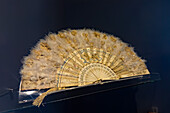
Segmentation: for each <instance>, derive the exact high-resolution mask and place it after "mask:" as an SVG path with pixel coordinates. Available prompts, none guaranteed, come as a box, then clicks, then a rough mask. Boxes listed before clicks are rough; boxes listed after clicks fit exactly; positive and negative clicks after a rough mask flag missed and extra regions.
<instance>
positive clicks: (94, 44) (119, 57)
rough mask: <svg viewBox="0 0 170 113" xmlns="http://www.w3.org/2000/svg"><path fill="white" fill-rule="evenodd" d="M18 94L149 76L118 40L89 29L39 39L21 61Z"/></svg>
mask: <svg viewBox="0 0 170 113" xmlns="http://www.w3.org/2000/svg"><path fill="white" fill-rule="evenodd" d="M20 73H21V75H22V80H21V90H22V91H23V90H34V89H47V88H51V89H50V90H48V91H47V92H45V93H43V94H42V95H41V96H39V97H38V98H37V99H36V100H35V101H34V103H33V104H34V105H38V106H39V105H40V104H41V102H42V100H43V98H44V97H45V96H46V95H47V94H48V93H49V92H52V91H56V90H60V89H63V88H69V87H72V86H74V87H75V86H77V87H78V86H84V85H89V84H95V83H100V82H102V81H103V80H117V79H120V78H124V77H131V76H137V75H145V74H149V71H148V69H147V67H146V65H145V60H142V59H141V58H140V57H138V56H137V54H136V53H135V52H134V50H133V48H132V47H129V46H128V44H126V43H124V42H122V41H121V40H120V39H119V38H117V37H115V36H113V35H109V34H106V33H102V32H98V31H95V30H90V29H80V30H63V31H61V32H58V34H49V35H48V36H46V37H45V39H41V40H40V41H39V42H38V43H37V45H36V46H35V47H34V48H33V49H32V50H31V52H30V54H29V55H28V56H26V57H24V61H23V67H22V69H21V71H20Z"/></svg>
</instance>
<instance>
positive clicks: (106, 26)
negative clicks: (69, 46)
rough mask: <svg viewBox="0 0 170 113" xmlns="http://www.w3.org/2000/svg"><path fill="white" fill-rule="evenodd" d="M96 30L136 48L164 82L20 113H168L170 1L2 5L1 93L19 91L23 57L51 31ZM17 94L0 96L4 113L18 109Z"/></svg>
mask: <svg viewBox="0 0 170 113" xmlns="http://www.w3.org/2000/svg"><path fill="white" fill-rule="evenodd" d="M68 28H72V29H73V28H78V29H79V28H94V29H96V30H100V31H103V32H107V33H110V34H114V35H115V36H118V37H120V38H121V39H122V40H123V41H125V42H127V43H130V44H131V46H133V47H135V51H136V52H137V53H138V55H139V56H142V58H144V59H146V60H147V66H148V68H149V70H150V71H151V72H158V73H160V74H161V81H159V82H155V83H149V84H144V85H141V86H138V87H131V88H124V89H120V90H116V91H109V92H105V93H99V94H95V95H91V96H86V97H81V98H76V99H72V100H67V101H63V102H58V103H56V104H54V105H47V106H45V107H41V108H40V109H37V108H35V109H26V110H23V111H22V112H37V113H38V112H43V113H45V112H49V113H52V112H58V113H62V112H66V113H72V112H73V113H74V112H77V113H82V112H86V113H87V112H100V113H103V112H106V113H108V112H110V113H113V112H116V113H118V112H120V113H147V112H148V111H151V110H152V107H158V109H159V112H161V113H170V108H169V107H170V102H169V101H170V82H169V81H170V72H169V70H170V66H169V64H170V59H169V58H170V45H169V44H170V1H168V0H167V1H165V0H0V91H1V92H3V91H6V88H17V87H18V86H19V81H20V74H19V70H20V67H21V66H22V64H21V60H22V58H23V56H26V55H28V54H29V50H30V49H31V47H33V46H34V45H35V44H36V43H37V41H38V40H39V39H41V38H43V37H44V36H45V35H47V34H48V33H49V32H57V31H59V30H62V29H68ZM17 98H18V96H17V93H16V92H14V94H13V96H12V95H11V94H9V93H8V94H6V95H4V96H2V97H0V111H3V110H6V109H10V108H14V107H16V105H17V101H18V100H17Z"/></svg>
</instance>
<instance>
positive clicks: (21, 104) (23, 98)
mask: <svg viewBox="0 0 170 113" xmlns="http://www.w3.org/2000/svg"><path fill="white" fill-rule="evenodd" d="M158 80H160V75H159V74H157V73H154V74H148V75H140V76H134V77H129V78H122V79H119V80H105V81H102V82H100V83H96V84H92V85H86V86H80V87H71V88H69V89H65V90H60V91H55V92H52V93H50V94H49V95H48V96H47V97H46V98H45V99H44V101H43V103H42V106H43V105H48V104H52V103H55V102H59V101H64V100H67V99H72V98H76V97H81V96H87V95H92V94H95V93H101V92H105V91H109V90H116V89H120V88H127V87H133V86H137V85H141V84H145V83H152V82H155V81H158ZM44 91H46V90H36V91H25V92H24V91H22V92H21V91H18V92H17V93H18V95H19V96H18V103H16V106H15V107H14V108H10V109H6V110H3V111H0V113H8V112H16V111H20V110H24V109H26V108H33V107H34V108H35V109H38V107H35V106H33V105H32V102H33V100H34V99H35V98H36V97H38V96H39V95H40V94H41V93H42V92H44Z"/></svg>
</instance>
